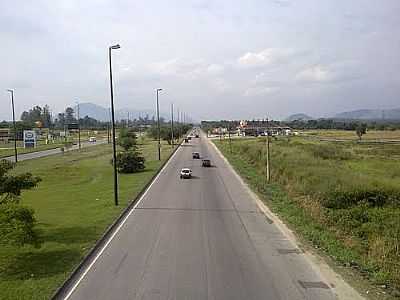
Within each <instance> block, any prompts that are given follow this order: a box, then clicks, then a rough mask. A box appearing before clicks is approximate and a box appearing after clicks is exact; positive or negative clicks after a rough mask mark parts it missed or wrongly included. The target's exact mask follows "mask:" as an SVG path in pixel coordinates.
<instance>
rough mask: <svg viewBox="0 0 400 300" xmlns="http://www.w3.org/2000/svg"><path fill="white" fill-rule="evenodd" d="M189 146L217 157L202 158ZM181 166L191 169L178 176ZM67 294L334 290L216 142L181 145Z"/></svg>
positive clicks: (193, 295) (293, 295)
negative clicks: (205, 162) (205, 164)
mask: <svg viewBox="0 0 400 300" xmlns="http://www.w3.org/2000/svg"><path fill="white" fill-rule="evenodd" d="M192 151H198V152H200V154H201V155H202V156H203V157H204V156H207V158H209V159H211V162H212V163H213V164H214V167H211V168H202V167H201V160H193V159H192V157H191V153H192ZM182 167H190V168H192V170H193V175H194V178H192V179H180V178H179V171H180V169H181V168H182ZM61 299H74V300H83V299H97V300H101V299H107V300H109V299H190V300H195V299H227V300H234V299H238V300H239V299H240V300H251V299H271V300H279V299H296V300H297V299H335V296H334V294H333V291H332V289H331V288H330V287H329V283H328V282H325V281H324V279H322V278H321V277H320V276H319V275H318V274H317V273H316V271H315V270H314V269H313V267H312V266H311V265H310V264H309V262H308V261H307V260H306V259H305V258H304V256H303V254H301V252H299V251H298V249H296V247H295V245H293V244H292V242H291V241H289V240H288V239H287V238H286V237H285V236H284V235H283V234H282V233H281V231H280V230H279V229H278V228H277V227H276V226H275V224H274V223H271V221H270V220H268V219H267V218H266V217H265V215H263V214H262V213H261V211H260V210H259V208H258V207H257V205H256V204H255V201H254V199H252V197H251V196H250V194H249V193H248V191H247V190H246V189H245V188H244V186H243V185H242V184H241V183H240V181H239V179H238V178H237V177H236V176H235V175H234V173H233V172H232V171H231V169H230V168H229V167H228V166H227V164H226V163H225V161H224V160H223V159H222V158H221V157H220V156H219V155H218V154H217V152H216V150H215V149H214V148H213V146H212V145H211V144H210V142H209V141H208V140H207V139H206V138H205V137H204V136H202V137H201V138H199V139H195V138H193V139H192V141H191V145H188V146H186V145H183V146H181V148H180V149H179V150H178V151H177V152H176V153H175V155H174V156H173V158H172V159H171V160H170V162H169V163H168V164H167V165H166V167H165V168H164V169H163V171H162V172H161V174H160V176H159V177H158V178H157V179H156V181H155V182H154V184H153V185H151V187H150V188H149V189H148V191H147V193H145V195H144V196H143V198H142V199H141V201H140V202H139V204H138V205H137V207H136V209H134V210H133V211H132V213H131V214H130V215H129V217H127V219H126V222H124V223H123V225H122V226H121V227H120V229H119V230H118V231H117V232H116V233H115V235H114V236H113V238H112V239H111V240H110V242H109V243H108V244H107V246H106V247H104V249H103V251H102V252H100V253H99V254H98V255H97V256H96V258H95V259H93V261H92V262H91V264H90V267H88V268H86V269H84V272H81V273H80V274H78V275H77V276H76V278H73V282H72V284H70V285H69V288H68V289H67V290H66V291H65V292H64V294H63V295H61Z"/></svg>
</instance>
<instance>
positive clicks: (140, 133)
mask: <svg viewBox="0 0 400 300" xmlns="http://www.w3.org/2000/svg"><path fill="white" fill-rule="evenodd" d="M141 119H142V117H141V116H140V113H139V122H138V126H139V137H140V136H141V135H142V132H141V131H142V130H141V128H140V126H141V124H140V123H141V122H142V120H141Z"/></svg>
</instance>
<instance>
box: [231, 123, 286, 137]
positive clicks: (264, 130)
mask: <svg viewBox="0 0 400 300" xmlns="http://www.w3.org/2000/svg"><path fill="white" fill-rule="evenodd" d="M238 132H239V135H242V136H265V135H268V134H269V135H292V129H291V128H290V127H288V126H279V125H278V124H277V123H276V122H274V121H270V120H253V121H248V120H242V121H240V123H239V126H238Z"/></svg>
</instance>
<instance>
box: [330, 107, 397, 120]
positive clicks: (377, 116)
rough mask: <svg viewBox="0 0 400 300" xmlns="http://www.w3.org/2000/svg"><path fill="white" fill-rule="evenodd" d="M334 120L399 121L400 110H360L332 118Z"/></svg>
mask: <svg viewBox="0 0 400 300" xmlns="http://www.w3.org/2000/svg"><path fill="white" fill-rule="evenodd" d="M334 118H335V119H353V120H400V108H395V109H360V110H353V111H346V112H342V113H339V114H336V115H335V116H334Z"/></svg>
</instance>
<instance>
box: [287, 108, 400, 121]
mask: <svg viewBox="0 0 400 300" xmlns="http://www.w3.org/2000/svg"><path fill="white" fill-rule="evenodd" d="M312 119H318V118H312V117H310V116H308V115H306V114H303V113H299V114H294V115H290V116H289V117H287V118H286V119H285V121H289V122H290V121H294V120H303V121H307V120H312ZM325 119H340V120H388V121H399V120H400V108H394V109H359V110H352V111H345V112H341V113H338V114H335V115H334V116H331V117H325Z"/></svg>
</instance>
